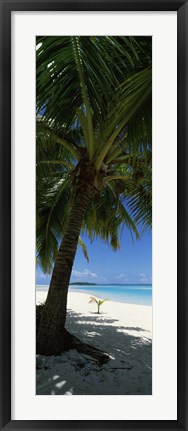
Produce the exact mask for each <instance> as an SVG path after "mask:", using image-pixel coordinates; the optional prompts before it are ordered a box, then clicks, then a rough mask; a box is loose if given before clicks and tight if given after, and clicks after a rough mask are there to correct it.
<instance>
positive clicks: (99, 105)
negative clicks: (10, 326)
mask: <svg viewBox="0 0 188 431" xmlns="http://www.w3.org/2000/svg"><path fill="white" fill-rule="evenodd" d="M141 42H142V43H141V47H140V46H139V45H138V41H137V40H133V39H132V38H124V37H122V38H121V37H120V38H117V37H110V38H109V37H98V38H97V37H41V38H38V40H37V48H38V49H37V107H38V112H41V109H44V112H45V115H44V116H43V118H42V119H41V118H40V117H39V119H38V121H37V250H38V256H37V258H38V261H39V262H40V264H41V265H42V267H43V269H44V270H45V271H49V270H50V268H51V267H52V265H53V264H54V266H53V271H52V277H51V282H50V287H49V292H48V296H47V300H46V304H45V307H44V309H43V312H42V316H41V319H40V325H39V330H38V335H37V352H38V353H41V354H45V355H51V354H59V353H61V352H62V351H64V350H65V349H67V348H68V347H70V345H73V338H72V337H70V335H69V334H68V333H67V331H66V330H65V319H66V306H67V292H68V286H69V280H70V276H71V271H72V265H73V262H74V258H75V254H76V249H77V245H78V242H79V241H80V242H81V244H82V247H83V248H84V244H83V243H82V240H81V238H80V234H81V231H82V230H83V231H86V232H87V233H88V234H89V236H90V237H91V238H92V239H93V238H94V237H95V236H101V237H102V238H103V239H104V240H106V241H109V242H110V243H111V245H112V246H113V247H114V248H117V247H118V246H119V235H120V233H121V230H122V227H123V226H124V225H126V226H128V228H129V229H130V230H131V231H133V232H134V233H135V234H136V236H137V237H138V231H137V228H136V224H139V223H142V225H143V226H144V227H146V228H147V227H148V226H150V223H151V54H150V55H149V53H150V47H148V45H147V43H146V40H142V41H141ZM144 48H145V52H144V54H143V55H142V57H143V63H142V62H141V61H140V60H139V56H138V53H140V51H142V52H143V50H144ZM135 223H136V224H135ZM85 254H86V250H85Z"/></svg>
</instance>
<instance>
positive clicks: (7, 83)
mask: <svg viewBox="0 0 188 431" xmlns="http://www.w3.org/2000/svg"><path fill="white" fill-rule="evenodd" d="M0 8H1V9H0V19H1V22H0V29H1V48H0V54H1V60H0V65H1V75H0V83H1V91H0V94H1V95H2V97H0V109H1V112H0V114H1V115H0V118H1V124H0V132H1V145H0V164H1V165H0V175H1V181H0V197H1V199H0V204H1V206H0V232H1V245H0V264H1V267H0V275H1V287H0V306H1V320H0V331H1V354H0V358H1V376H0V382H1V391H0V413H1V418H0V424H1V429H2V430H28V431H29V430H39V429H40V430H42V429H43V430H44V429H49V430H56V429H63V430H66V429H77V430H82V429H93V430H95V429H96V430H98V431H100V430H102V429H110V430H116V429H126V430H127V431H128V430H129V429H134V430H135V431H136V430H140V429H147V430H161V431H162V430H167V429H168V430H187V429H188V421H187V413H188V402H187V400H188V398H187V390H188V373H187V369H188V364H187V356H186V353H187V347H188V343H187V337H186V336H187V323H188V321H187V318H186V316H187V314H188V304H187V301H188V299H187V298H188V295H187V292H186V290H187V288H188V286H187V281H188V265H187V266H186V260H187V247H188V229H187V224H186V221H187V215H188V211H187V210H188V199H187V174H186V172H188V162H187V160H188V145H187V144H188V142H187V138H188V133H187V132H188V115H187V101H188V68H187V65H188V1H182V0H164V1H162V0H144V1H142V0H117V1H115V0H103V1H100V0H95V1H84V0H82V1H79V0H78V1H72V0H69V1H63V0H59V1H58V0H56V1H53V0H44V1H43V0H41V1H37V0H32V1H27V0H22V1H16V0H12V1H9V0H0ZM63 10H65V11H66V10H69V11H70V10H72V11H83V10H87V11H119V10H122V11H124V10H132V11H148V10H149V11H177V19H178V34H177V36H178V94H177V96H178V141H177V142H178V148H177V150H178V159H177V162H178V284H177V286H178V292H177V293H178V301H177V316H178V394H177V395H178V396H177V398H178V406H177V411H178V414H177V420H174V421H172V420H169V421H168V420H165V421H161V420H159V421H157V420H155V421H153V420H152V421H139V420H135V421H134V420H132V421H118V420H117V421H108V420H106V421H99V420H95V421H93V420H91V421H74V420H70V421H67V420H65V421H59V420H58V421H55V420H50V421H46V420H44V421H41V420H39V421H37V420H26V421H25V420H24V421H20V420H18V421H14V420H11V12H12V11H63ZM167 31H168V30H167ZM146 402H147V401H146ZM167 402H168V400H167Z"/></svg>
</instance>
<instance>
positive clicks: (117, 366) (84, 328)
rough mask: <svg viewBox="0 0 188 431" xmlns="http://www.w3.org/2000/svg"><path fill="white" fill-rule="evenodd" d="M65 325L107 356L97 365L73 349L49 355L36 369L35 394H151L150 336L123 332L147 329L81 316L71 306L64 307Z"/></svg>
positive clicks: (113, 320)
mask: <svg viewBox="0 0 188 431" xmlns="http://www.w3.org/2000/svg"><path fill="white" fill-rule="evenodd" d="M116 322H117V325H116ZM104 323H105V324H104ZM66 326H67V329H68V330H69V331H70V332H72V333H74V335H75V336H77V337H79V338H80V339H82V341H83V342H85V343H88V344H91V345H93V346H94V347H96V348H98V349H100V350H104V351H105V352H107V353H108V354H109V355H110V357H111V360H110V361H109V362H108V363H106V364H104V365H102V366H99V365H97V364H96V363H95V361H92V360H91V359H89V358H88V357H87V356H86V355H82V354H79V353H78V352H76V351H74V352H73V351H72V353H71V351H69V352H67V353H65V354H63V355H61V356H59V357H56V358H52V359H51V365H50V366H49V368H47V369H42V370H40V371H39V373H38V376H37V379H38V385H37V392H36V393H37V395H40V394H41V395H42V394H51V395H82V394H83V395H126V394H129V395H151V393H152V343H151V339H149V338H147V337H146V336H143V335H142V336H139V335H138V336H136V335H135V336H134V335H132V334H129V333H127V332H126V331H128V332H129V331H135V332H138V333H141V332H148V331H146V330H145V329H142V328H139V327H123V326H118V319H111V318H108V317H106V316H105V318H104V319H103V318H102V315H98V317H97V318H96V315H95V316H83V314H81V313H76V312H75V311H73V310H68V313H67V324H66ZM67 355H68V356H67ZM46 360H47V361H48V365H49V359H46ZM44 377H45V378H44ZM80 381H81V384H80ZM107 382H109V384H107ZM122 383H123V384H122Z"/></svg>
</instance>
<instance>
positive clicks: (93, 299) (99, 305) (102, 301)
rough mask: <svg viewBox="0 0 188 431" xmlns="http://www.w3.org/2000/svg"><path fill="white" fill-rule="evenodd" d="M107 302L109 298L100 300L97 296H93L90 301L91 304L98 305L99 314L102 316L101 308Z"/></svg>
mask: <svg viewBox="0 0 188 431" xmlns="http://www.w3.org/2000/svg"><path fill="white" fill-rule="evenodd" d="M106 301H108V298H105V299H99V298H96V297H95V296H91V297H90V299H89V304H92V303H95V304H96V305H97V314H100V307H101V305H102V304H103V303H104V302H106Z"/></svg>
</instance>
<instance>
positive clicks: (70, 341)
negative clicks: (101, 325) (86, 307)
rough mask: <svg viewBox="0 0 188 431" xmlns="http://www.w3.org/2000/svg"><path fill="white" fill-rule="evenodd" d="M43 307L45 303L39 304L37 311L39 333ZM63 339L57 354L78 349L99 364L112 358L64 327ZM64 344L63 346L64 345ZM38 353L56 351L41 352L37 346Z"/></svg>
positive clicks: (49, 354) (45, 353)
mask: <svg viewBox="0 0 188 431" xmlns="http://www.w3.org/2000/svg"><path fill="white" fill-rule="evenodd" d="M42 309H43V305H42V304H41V305H39V306H37V310H36V311H37V312H36V332H37V333H38V329H39V324H40V316H41V312H42ZM62 341H63V343H62V344H61V348H60V351H59V353H55V355H56V356H57V355H58V354H59V355H61V354H62V353H63V352H65V351H67V350H70V349H76V350H77V352H79V353H81V354H83V355H86V356H87V357H89V358H90V359H92V360H94V361H95V362H96V363H97V364H98V365H103V364H105V363H106V362H108V361H109V360H110V356H109V355H108V354H107V353H105V352H102V351H101V350H99V349H97V348H96V347H93V346H90V345H89V344H86V343H83V342H82V341H81V340H79V338H77V337H75V336H74V335H72V334H70V332H68V331H67V330H66V329H64V331H63V333H62ZM62 346H63V347H62ZM37 354H43V355H46V356H51V355H54V353H49V352H48V353H47V352H45V351H44V352H41V351H40V349H38V346H37Z"/></svg>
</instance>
